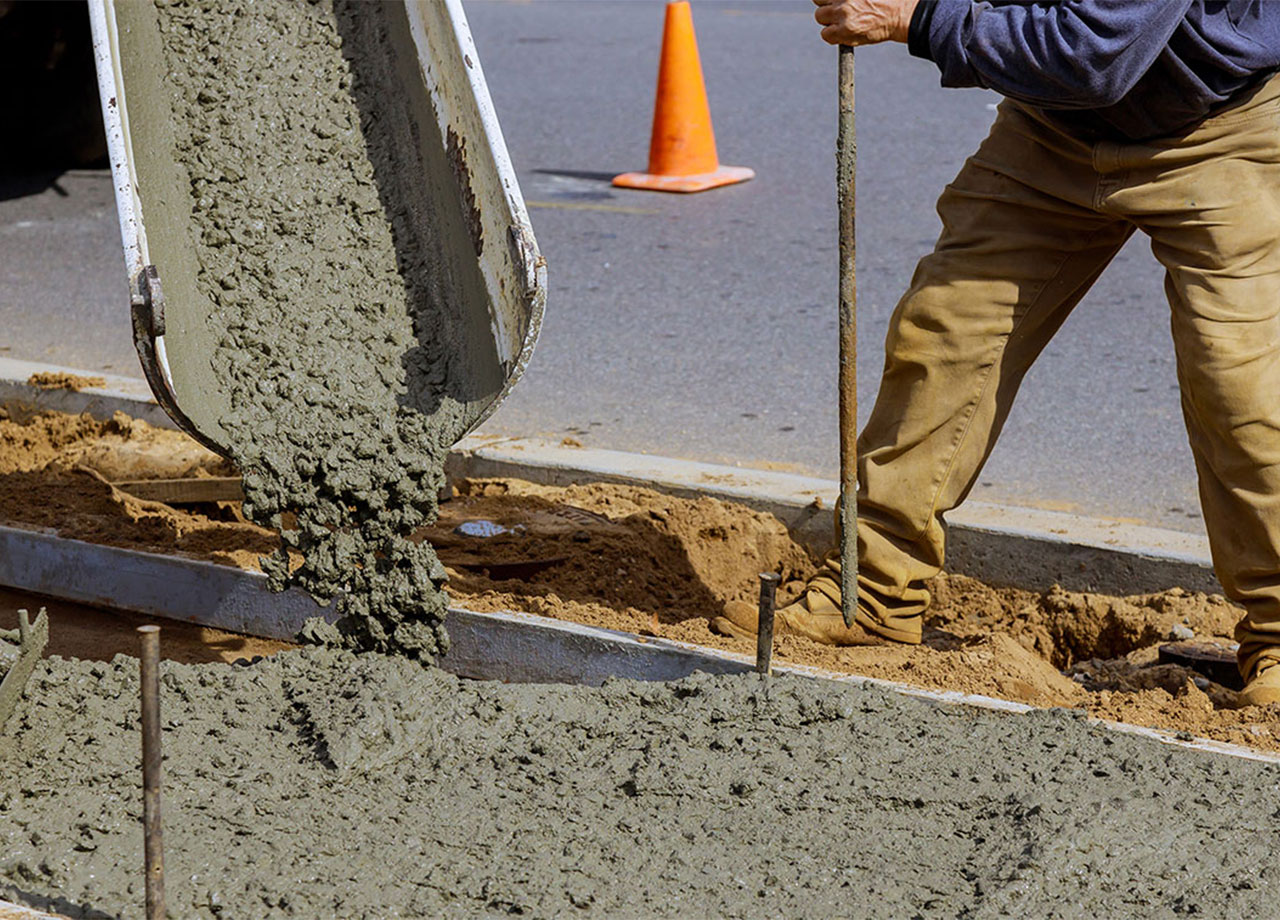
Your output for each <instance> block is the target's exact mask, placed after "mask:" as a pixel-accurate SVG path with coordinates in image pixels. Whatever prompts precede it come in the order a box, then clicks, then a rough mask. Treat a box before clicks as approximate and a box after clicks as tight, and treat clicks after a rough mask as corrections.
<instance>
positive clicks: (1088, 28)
mask: <svg viewBox="0 0 1280 920" xmlns="http://www.w3.org/2000/svg"><path fill="white" fill-rule="evenodd" d="M909 46H910V49H911V53H912V54H914V55H916V56H918V57H923V58H927V59H929V60H931V61H933V62H934V63H936V64H937V65H938V68H939V69H940V70H941V71H942V85H943V86H981V87H986V88H988V89H992V90H995V91H996V92H998V93H1000V94H1002V95H1004V96H1008V97H1009V98H1011V99H1016V100H1018V101H1020V102H1024V103H1027V104H1028V105H1032V106H1035V107H1037V108H1041V109H1045V110H1051V111H1053V112H1054V115H1055V117H1056V118H1057V119H1058V120H1059V121H1061V122H1063V123H1065V124H1066V125H1067V126H1068V127H1069V128H1072V129H1075V130H1076V131H1078V132H1079V133H1081V134H1083V135H1085V136H1091V137H1097V138H1115V139H1129V140H1144V139H1147V138H1152V137H1159V136H1163V135H1170V134H1177V133H1180V132H1182V131H1185V130H1187V129H1189V128H1191V127H1193V126H1194V125H1195V124H1197V123H1198V122H1199V121H1201V120H1202V119H1204V118H1205V116H1207V115H1210V114H1212V113H1213V112H1215V111H1217V110H1219V109H1222V108H1225V107H1227V106H1228V105H1230V103H1231V101H1232V99H1233V97H1237V96H1239V95H1243V94H1244V92H1245V91H1247V90H1248V89H1249V88H1250V87H1252V86H1254V85H1256V84H1257V83H1259V82H1260V81H1261V80H1263V79H1264V78H1265V77H1266V76H1268V75H1269V74H1271V73H1273V72H1274V71H1276V70H1277V69H1280V2H1278V0H1059V2H1037V3H1009V2H993V0H921V2H920V3H919V5H918V6H917V7H916V10H915V14H914V16H913V17H912V20H911V31H910V38H909Z"/></svg>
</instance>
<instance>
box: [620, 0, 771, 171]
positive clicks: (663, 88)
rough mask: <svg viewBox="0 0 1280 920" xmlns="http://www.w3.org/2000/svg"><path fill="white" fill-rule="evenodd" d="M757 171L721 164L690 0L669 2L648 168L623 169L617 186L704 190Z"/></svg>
mask: <svg viewBox="0 0 1280 920" xmlns="http://www.w3.org/2000/svg"><path fill="white" fill-rule="evenodd" d="M754 175H755V172H754V171H753V170H750V169H747V168H746V167H743V166H721V165H720V160H719V158H718V157H717V156H716V137H715V133H714V132H713V131H712V130H711V108H710V106H708V105H707V88H706V86H705V85H704V84H703V82H702V62H701V61H700V60H699V59H698V41H697V39H696V38H695V37H694V34H693V14H692V13H691V12H690V11H689V3H688V0H673V2H671V3H668V4H667V21H666V27H665V29H664V31H663V34H662V63H661V64H660V65H659V67H658V98H657V101H656V102H655V103H654V107H653V135H652V137H651V138H650V140H649V171H648V172H642V173H640V172H631V173H623V174H622V175H620V176H616V177H614V180H613V184H614V185H620V186H623V187H624V188H642V189H650V190H652V191H655V192H701V191H704V190H706V189H709V188H716V187H717V186H720V185H732V184H733V183H735V182H745V181H746V180H748V179H750V178H751V177H752V176H754Z"/></svg>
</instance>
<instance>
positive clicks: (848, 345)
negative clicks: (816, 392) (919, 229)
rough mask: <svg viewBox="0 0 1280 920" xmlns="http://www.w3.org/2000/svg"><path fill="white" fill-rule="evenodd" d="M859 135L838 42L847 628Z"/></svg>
mask: <svg viewBox="0 0 1280 920" xmlns="http://www.w3.org/2000/svg"><path fill="white" fill-rule="evenodd" d="M857 171H858V135H857V133H856V131H855V130H854V124H853V46H852V45H841V46H840V122H839V128H838V133H837V135H836V192H837V199H838V201H839V206H840V603H841V612H842V613H843V614H844V623H845V625H846V626H852V625H853V615H854V613H855V612H857V609H858V310H857V305H858V284H857V269H856V264H855V263H856V261H857V258H856V257H857V251H858V247H857V244H856V242H855V239H856V238H855V235H854V227H855V219H854V218H855V213H856V210H857V207H856V204H855V202H856V195H855V191H854V177H855V175H856V174H857Z"/></svg>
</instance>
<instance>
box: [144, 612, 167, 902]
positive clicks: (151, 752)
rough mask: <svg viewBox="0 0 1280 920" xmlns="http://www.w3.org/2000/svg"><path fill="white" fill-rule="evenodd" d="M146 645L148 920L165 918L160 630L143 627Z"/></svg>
mask: <svg viewBox="0 0 1280 920" xmlns="http://www.w3.org/2000/svg"><path fill="white" fill-rule="evenodd" d="M138 638H139V640H140V642H141V644H142V656H141V659H140V662H141V673H142V832H143V846H144V851H143V852H144V856H143V859H144V865H145V867H146V881H147V920H160V918H162V917H164V847H163V844H162V840H161V833H160V627H159V626H139V627H138Z"/></svg>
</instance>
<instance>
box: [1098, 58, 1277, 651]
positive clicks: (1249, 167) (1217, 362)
mask: <svg viewBox="0 0 1280 920" xmlns="http://www.w3.org/2000/svg"><path fill="white" fill-rule="evenodd" d="M1143 156H1144V151H1141V150H1139V151H1135V152H1134V154H1133V155H1132V156H1126V153H1125V152H1124V151H1121V152H1120V153H1119V155H1118V157H1117V159H1118V164H1119V165H1120V166H1121V167H1122V168H1125V169H1126V170H1127V171H1128V179H1127V182H1126V187H1125V188H1124V189H1123V190H1122V191H1120V192H1117V193H1116V194H1115V195H1114V196H1112V198H1111V199H1110V200H1109V202H1108V205H1109V206H1110V207H1113V208H1115V209H1116V210H1118V211H1123V212H1124V213H1126V214H1128V215H1131V216H1132V217H1133V219H1134V220H1135V221H1136V222H1138V224H1139V226H1141V228H1142V229H1143V230H1144V231H1146V232H1147V233H1148V234H1149V235H1150V236H1151V238H1152V249H1153V251H1154V252H1155V255H1156V258H1158V259H1159V260H1160V262H1161V263H1162V264H1163V265H1164V266H1165V269H1166V270H1167V280H1166V284H1165V290H1166V293H1167V295H1168V299H1169V305H1170V308H1171V327H1172V332H1173V340H1174V348H1175V351H1176V353H1177V360H1178V380H1179V383H1180V387H1181V391H1182V409H1183V416H1184V418H1185V420H1186V426H1187V433H1188V437H1189V440H1190V443H1191V450H1192V453H1193V454H1194V457H1195V463H1196V471H1197V474H1198V476H1199V486H1200V502H1201V506H1202V508H1203V512H1204V521H1205V527H1206V530H1207V531H1208V534H1209V543H1210V547H1211V549H1212V552H1213V561H1214V568H1215V570H1216V571H1217V575H1218V579H1219V581H1220V582H1221V583H1222V586H1223V588H1224V589H1225V591H1226V593H1227V595H1228V596H1229V597H1230V598H1231V599H1232V600H1234V601H1236V602H1238V603H1240V604H1242V605H1243V606H1244V608H1245V611H1246V614H1245V617H1244V619H1243V620H1242V621H1241V622H1240V624H1239V626H1238V627H1237V630H1236V638H1237V639H1238V640H1239V642H1240V666H1241V669H1242V671H1243V672H1244V673H1245V674H1248V672H1249V670H1250V669H1251V668H1252V667H1253V665H1254V664H1255V663H1256V662H1257V661H1258V660H1259V659H1260V658H1261V657H1264V656H1267V657H1272V658H1275V659H1277V660H1280V80H1273V81H1272V82H1271V83H1270V84H1268V85H1267V86H1266V87H1264V88H1263V89H1262V90H1261V91H1260V92H1259V93H1258V95H1257V96H1256V97H1254V98H1253V99H1252V100H1251V101H1250V102H1249V103H1248V104H1247V105H1244V106H1241V107H1239V108H1237V109H1235V110H1232V111H1230V112H1228V113H1226V114H1225V115H1223V116H1220V117H1218V118H1214V119H1210V120H1209V121H1208V122H1206V123H1205V124H1203V125H1202V126H1201V127H1200V128H1198V129H1197V130H1196V131H1194V132H1192V133H1191V134H1189V135H1187V136H1186V137H1184V138H1180V139H1177V140H1173V141H1168V142H1162V143H1160V144H1157V145H1154V149H1152V150H1148V151H1145V159H1143Z"/></svg>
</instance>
